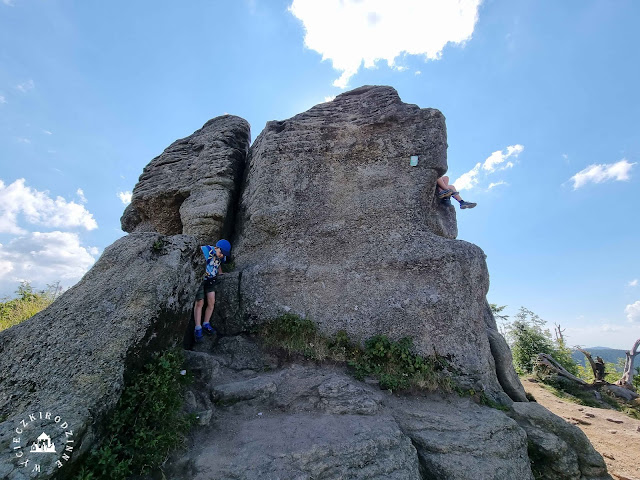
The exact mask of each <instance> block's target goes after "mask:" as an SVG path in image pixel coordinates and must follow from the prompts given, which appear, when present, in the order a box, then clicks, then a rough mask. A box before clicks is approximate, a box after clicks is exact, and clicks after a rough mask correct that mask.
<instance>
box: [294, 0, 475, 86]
mask: <svg viewBox="0 0 640 480" xmlns="http://www.w3.org/2000/svg"><path fill="white" fill-rule="evenodd" d="M481 1H482V0H458V1H453V0H451V1H440V2H433V1H429V2H425V1H423V0H396V1H395V2H389V1H386V0H324V1H322V2H320V1H317V0H293V2H292V3H291V6H290V7H289V11H290V12H291V13H292V14H293V15H294V16H295V17H297V18H298V19H299V20H301V21H302V24H303V25H304V28H305V37H304V43H305V46H306V47H307V48H309V49H311V50H315V51H316V52H318V53H319V54H321V55H322V60H331V62H332V64H333V68H334V69H336V70H338V71H340V72H342V74H341V75H340V78H338V79H337V80H335V81H334V82H333V85H334V86H336V87H340V88H347V85H348V83H349V79H350V78H351V77H352V76H353V75H355V74H356V73H357V72H358V70H359V69H360V67H361V65H362V64H363V63H364V67H365V68H374V67H375V64H376V61H378V60H386V61H387V64H388V65H389V66H390V67H395V60H396V58H397V57H399V56H401V55H403V54H409V55H422V56H424V57H425V60H437V59H439V58H440V57H441V56H442V50H443V49H444V47H445V46H446V45H447V44H448V43H453V44H464V42H466V41H467V40H469V39H470V38H471V35H472V34H473V30H474V28H475V24H476V21H477V20H478V7H479V5H480V3H481Z"/></svg>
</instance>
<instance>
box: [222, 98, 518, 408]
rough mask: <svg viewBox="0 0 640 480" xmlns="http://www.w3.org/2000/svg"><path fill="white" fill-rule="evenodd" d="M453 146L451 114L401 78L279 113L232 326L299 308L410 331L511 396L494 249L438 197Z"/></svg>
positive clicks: (255, 188) (243, 217)
mask: <svg viewBox="0 0 640 480" xmlns="http://www.w3.org/2000/svg"><path fill="white" fill-rule="evenodd" d="M446 150H447V139H446V127H445V119H444V116H443V115H442V113H440V112H439V111H438V110H435V109H421V108H419V107H418V106H416V105H409V104H405V103H403V102H402V101H401V100H400V97H399V96H398V94H397V92H396V91H395V90H394V89H393V88H391V87H362V88H359V89H356V90H353V91H351V92H348V93H345V94H342V95H339V96H338V97H336V98H335V100H333V101H331V102H327V103H323V104H321V105H317V106H315V107H313V108H312V109H310V110H309V111H307V112H305V113H301V114H299V115H296V116H295V117H293V118H290V119H288V120H284V121H280V122H269V123H268V124H267V126H266V128H265V129H264V131H263V132H262V133H261V134H260V135H259V136H258V138H257V139H256V141H255V143H254V144H253V146H252V147H251V151H250V159H249V164H248V166H247V173H246V174H247V177H246V180H245V182H244V191H243V194H242V198H241V208H240V212H239V213H240V215H239V218H238V220H237V222H238V223H237V231H238V235H237V237H236V245H235V247H234V248H235V255H236V266H237V269H238V270H240V271H241V278H238V281H239V288H237V291H239V295H238V298H237V300H238V301H239V302H240V305H239V306H238V307H236V308H231V309H230V310H231V311H232V313H234V314H235V315H234V317H233V318H228V317H227V318H225V317H222V318H221V322H222V323H223V324H224V325H225V327H231V328H228V329H227V330H226V332H227V333H237V332H238V331H242V330H243V329H245V328H246V325H248V324H253V323H260V322H263V321H266V320H268V319H270V318H273V317H277V316H279V315H281V314H282V313H285V312H293V313H297V314H299V315H301V316H303V317H307V318H310V319H312V320H313V321H314V322H315V323H317V324H318V326H319V328H320V330H321V331H322V332H323V333H325V334H327V335H331V334H334V333H336V332H337V331H339V330H346V331H347V333H348V335H349V336H350V337H351V338H352V339H354V340H356V341H359V342H364V341H365V340H366V339H367V338H369V337H371V336H373V335H375V334H385V335H388V336H389V337H390V338H392V339H399V338H401V337H407V336H409V337H412V338H413V339H414V344H415V348H416V351H417V352H418V353H420V354H423V355H433V354H436V353H438V354H441V355H448V356H450V357H451V358H452V361H453V363H454V365H455V366H456V367H457V368H458V369H459V370H460V371H461V372H463V377H464V378H463V379H461V381H462V382H463V383H465V384H466V385H468V386H469V387H473V388H475V389H478V390H484V391H486V392H487V393H488V394H489V395H490V396H492V397H494V398H496V399H500V401H504V398H503V397H505V396H504V393H503V389H502V387H501V386H500V384H499V382H498V381H497V378H496V368H495V363H494V358H493V357H492V354H491V348H490V343H489V340H488V337H487V335H486V334H485V321H484V316H485V296H486V294H487V290H488V288H489V274H488V272H487V267H486V263H485V255H484V253H483V252H482V250H481V249H480V248H478V247H476V246H475V245H472V244H470V243H467V242H464V241H459V240H454V237H455V236H456V234H457V228H456V223H455V210H454V208H453V207H452V206H446V205H442V204H441V203H440V202H439V201H438V200H437V198H436V195H435V193H436V180H437V178H438V177H440V176H442V175H443V174H444V173H445V172H446V169H447V163H446ZM413 155H417V156H418V157H419V161H418V165H417V166H411V165H410V157H411V156H413ZM234 289H236V288H235V286H232V287H229V290H234ZM220 313H224V312H220ZM239 318H240V321H238V319H239ZM491 318H492V317H491ZM494 326H495V323H494ZM520 388H521V387H520ZM501 397H502V398H501Z"/></svg>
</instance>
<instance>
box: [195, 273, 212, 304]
mask: <svg viewBox="0 0 640 480" xmlns="http://www.w3.org/2000/svg"><path fill="white" fill-rule="evenodd" d="M215 291H216V279H215V278H214V279H211V280H203V281H202V282H200V286H199V287H198V291H197V292H196V300H204V297H205V296H206V295H207V293H211V292H215Z"/></svg>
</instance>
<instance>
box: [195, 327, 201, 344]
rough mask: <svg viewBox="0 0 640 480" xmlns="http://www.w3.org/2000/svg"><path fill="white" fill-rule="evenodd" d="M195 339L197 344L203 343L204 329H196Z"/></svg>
mask: <svg viewBox="0 0 640 480" xmlns="http://www.w3.org/2000/svg"><path fill="white" fill-rule="evenodd" d="M193 339H194V340H195V341H196V343H200V342H201V341H202V329H201V328H196V329H195V330H194V332H193Z"/></svg>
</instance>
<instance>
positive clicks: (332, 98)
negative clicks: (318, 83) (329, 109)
mask: <svg viewBox="0 0 640 480" xmlns="http://www.w3.org/2000/svg"><path fill="white" fill-rule="evenodd" d="M335 98H336V96H335V95H334V96H333V97H324V101H325V102H332V101H333V100H334V99H335Z"/></svg>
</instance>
